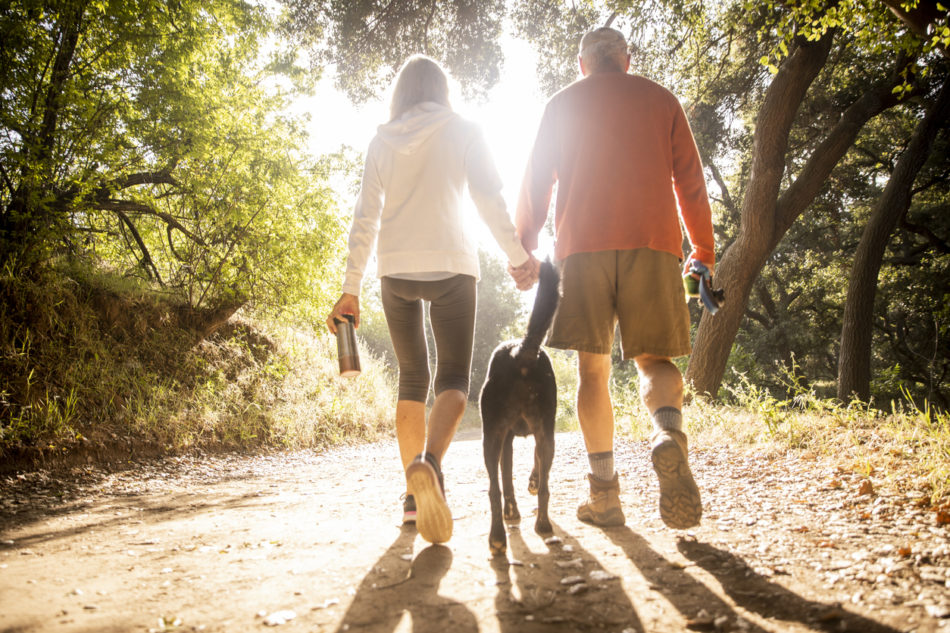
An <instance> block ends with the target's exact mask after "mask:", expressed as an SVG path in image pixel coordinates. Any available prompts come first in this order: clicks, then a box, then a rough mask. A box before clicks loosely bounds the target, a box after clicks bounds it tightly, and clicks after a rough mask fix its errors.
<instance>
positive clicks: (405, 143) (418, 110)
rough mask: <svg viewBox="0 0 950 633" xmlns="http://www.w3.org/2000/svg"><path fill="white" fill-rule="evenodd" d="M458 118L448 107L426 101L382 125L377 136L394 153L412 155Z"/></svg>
mask: <svg viewBox="0 0 950 633" xmlns="http://www.w3.org/2000/svg"><path fill="white" fill-rule="evenodd" d="M456 116H458V115H456V114H455V112H453V111H452V109H451V108H449V107H448V106H444V105H442V104H440V103H434V102H432V101H425V102H423V103H420V104H418V105H415V106H413V107H412V108H411V109H410V110H408V111H407V112H406V113H405V114H403V115H402V116H401V117H400V118H398V119H396V120H395V121H390V122H389V123H384V124H383V125H380V126H379V127H378V128H377V130H376V131H377V136H379V138H380V140H381V141H383V142H384V143H386V145H388V146H389V147H391V148H392V149H393V151H395V152H398V153H399V154H412V153H413V152H415V151H416V150H417V149H419V147H421V146H422V144H423V143H425V142H426V140H427V139H428V138H429V137H430V136H432V134H433V133H435V132H436V131H438V130H439V129H441V128H442V126H443V125H445V124H446V123H448V122H449V121H451V120H452V119H453V118H455V117H456Z"/></svg>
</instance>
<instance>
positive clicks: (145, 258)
mask: <svg viewBox="0 0 950 633" xmlns="http://www.w3.org/2000/svg"><path fill="white" fill-rule="evenodd" d="M114 213H115V214H116V215H117V216H119V219H120V220H122V223H123V224H125V226H126V227H127V228H128V229H129V231H130V232H131V233H132V239H134V240H135V243H136V244H138V247H139V250H141V251H142V260H141V264H142V268H143V269H144V270H145V272H146V274H148V275H149V277H152V276H154V278H155V279H156V281H158V283H160V284H161V285H163V286H164V285H165V283H164V282H163V281H162V276H161V275H160V274H159V272H158V268H157V267H156V266H155V262H154V261H153V260H152V255H151V253H149V251H148V247H147V246H145V241H144V240H143V239H142V236H141V235H139V232H138V229H136V228H135V224H133V223H132V220H131V218H129V216H128V215H126V214H125V212H124V211H122V210H120V209H115V210H114ZM149 266H151V268H152V270H151V272H149Z"/></svg>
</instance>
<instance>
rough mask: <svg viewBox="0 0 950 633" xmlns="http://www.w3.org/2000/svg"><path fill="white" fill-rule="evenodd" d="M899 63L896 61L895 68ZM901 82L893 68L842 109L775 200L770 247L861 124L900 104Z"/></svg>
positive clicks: (808, 201) (806, 202)
mask: <svg viewBox="0 0 950 633" xmlns="http://www.w3.org/2000/svg"><path fill="white" fill-rule="evenodd" d="M902 64H903V62H902V61H900V60H899V62H898V65H897V66H898V69H899V67H900V66H901V65H902ZM900 82H901V79H900V75H899V73H898V70H897V69H895V71H894V72H892V73H891V75H890V76H889V77H888V78H887V79H886V80H884V81H882V82H880V83H878V84H875V85H874V86H872V87H871V88H870V89H869V90H868V91H866V92H865V93H864V94H863V95H861V96H860V97H859V98H858V99H857V101H855V102H854V103H852V104H851V105H850V106H849V107H848V109H847V110H845V111H844V113H843V114H842V115H841V118H840V119H838V123H837V124H836V125H835V126H834V128H832V130H831V131H830V132H829V133H828V135H827V136H826V137H825V139H824V140H823V141H822V142H821V143H820V144H819V145H818V147H817V148H815V151H814V152H812V155H811V156H810V157H809V159H808V162H807V163H805V167H804V168H802V170H801V172H800V173H799V175H798V177H797V178H796V179H795V182H793V183H792V184H791V185H790V186H789V187H788V189H786V190H785V191H784V192H783V193H782V195H781V196H779V198H778V201H777V202H776V205H775V216H776V223H775V230H774V233H773V235H772V244H773V247H774V245H776V244H778V241H779V240H780V239H781V238H782V236H784V235H785V233H786V231H788V229H789V227H791V226H792V224H793V223H794V222H795V220H796V219H797V218H798V216H800V215H801V214H802V213H803V212H804V211H805V209H806V208H807V207H808V205H810V204H811V203H812V201H813V200H814V199H815V196H817V195H818V192H819V191H820V190H821V188H822V187H823V186H824V184H825V181H826V180H827V178H828V176H829V175H830V174H831V171H832V170H833V169H834V167H835V166H836V165H837V164H838V161H839V160H841V157H842V156H844V154H845V152H847V151H848V149H849V148H850V147H851V145H852V144H853V143H854V140H855V139H856V138H857V136H858V134H859V133H860V132H861V129H862V128H863V127H864V124H865V123H867V122H868V121H869V120H870V119H871V118H873V117H874V116H876V115H878V114H880V113H881V112H883V111H884V110H886V109H888V108H890V107H892V106H894V105H897V103H899V98H898V97H897V96H896V95H895V94H894V93H893V88H894V86H896V85H898V84H899V83H900Z"/></svg>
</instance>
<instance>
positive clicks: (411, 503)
mask: <svg viewBox="0 0 950 633" xmlns="http://www.w3.org/2000/svg"><path fill="white" fill-rule="evenodd" d="M402 499H403V501H402V524H403V525H411V524H413V523H415V522H416V498H415V497H413V496H412V495H411V494H409V493H408V492H407V493H405V494H403V495H402Z"/></svg>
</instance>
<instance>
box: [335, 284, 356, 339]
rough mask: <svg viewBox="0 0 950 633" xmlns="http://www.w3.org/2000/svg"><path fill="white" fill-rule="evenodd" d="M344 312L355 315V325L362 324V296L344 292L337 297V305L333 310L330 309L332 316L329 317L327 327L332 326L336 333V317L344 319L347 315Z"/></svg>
mask: <svg viewBox="0 0 950 633" xmlns="http://www.w3.org/2000/svg"><path fill="white" fill-rule="evenodd" d="M344 314H352V315H353V327H359V326H360V298H359V297H357V296H356V295H351V294H349V293H346V292H344V293H343V294H342V295H340V298H339V299H337V302H336V305H334V306H333V310H332V311H330V316H328V317H327V327H328V328H330V331H331V332H333V333H334V334H336V323H335V321H334V319H339V320H341V321H342V320H343V319H344V318H345V317H344V316H343V315H344Z"/></svg>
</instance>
